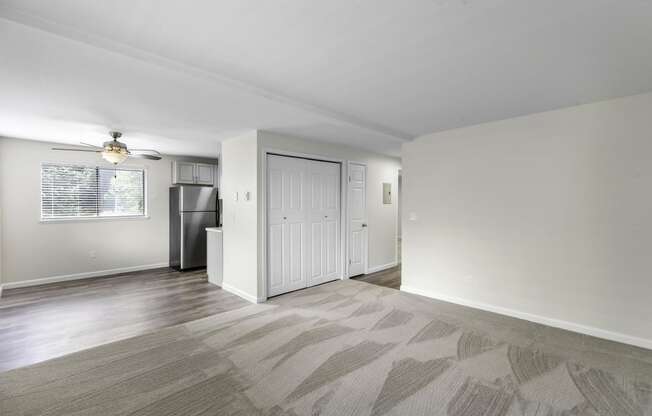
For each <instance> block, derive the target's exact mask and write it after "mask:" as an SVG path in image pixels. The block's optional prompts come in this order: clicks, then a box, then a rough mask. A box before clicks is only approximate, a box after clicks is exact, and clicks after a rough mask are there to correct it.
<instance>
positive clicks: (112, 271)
mask: <svg viewBox="0 0 652 416" xmlns="http://www.w3.org/2000/svg"><path fill="white" fill-rule="evenodd" d="M167 266H168V263H154V264H144V265H140V266H130V267H120V268H118V269H108V270H97V271H94V272H84V273H75V274H65V275H59V276H50V277H43V278H40V279H32V280H24V281H22V282H9V283H4V284H2V285H1V286H0V295H1V294H2V290H3V289H18V288H21V287H30V286H38V285H44V284H47V283H58V282H66V281H68V280H81V279H88V278H91V277H99V276H108V275H112V274H119V273H127V272H138V271H141V270H149V269H158V268H161V267H167Z"/></svg>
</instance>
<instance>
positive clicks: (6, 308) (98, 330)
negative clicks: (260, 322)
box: [0, 268, 249, 372]
mask: <svg viewBox="0 0 652 416" xmlns="http://www.w3.org/2000/svg"><path fill="white" fill-rule="evenodd" d="M247 305H249V303H248V302H246V301H245V300H243V299H241V298H239V297H238V296H235V295H232V294H230V293H228V292H225V291H223V290H221V289H220V288H219V287H217V286H214V285H212V284H210V283H208V281H207V277H206V271H205V270H198V271H192V272H183V273H180V272H177V271H173V270H170V269H167V268H164V269H154V270H147V271H143V272H134V273H126V274H122V275H115V276H110V277H98V278H92V279H84V280H78V281H71V282H64V283H57V284H49V285H43V286H36V287H30V288H23V289H10V290H5V291H4V293H3V294H2V298H0V372H2V371H6V370H9V369H12V368H17V367H22V366H25V365H29V364H34V363H37V362H41V361H45V360H48V359H50V358H54V357H59V356H62V355H66V354H70V353H72V352H75V351H80V350H83V349H86V348H90V347H94V346H97V345H102V344H106V343H108V342H112V341H117V340H120V339H125V338H130V337H133V336H136V335H141V334H144V333H148V332H151V331H153V330H157V329H161V328H165V327H169V326H173V325H177V324H181V323H184V322H189V321H193V320H196V319H200V318H204V317H207V316H210V315H215V314H219V313H222V312H225V311H229V310H233V309H238V308H241V307H243V306H247Z"/></svg>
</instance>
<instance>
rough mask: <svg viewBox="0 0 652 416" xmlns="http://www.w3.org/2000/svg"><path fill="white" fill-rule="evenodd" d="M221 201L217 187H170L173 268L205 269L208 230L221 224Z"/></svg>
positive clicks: (171, 256)
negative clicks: (207, 228)
mask: <svg viewBox="0 0 652 416" xmlns="http://www.w3.org/2000/svg"><path fill="white" fill-rule="evenodd" d="M219 202H220V201H218V192H217V188H213V187H206V186H191V185H189V186H173V187H171V188H170V267H172V268H174V269H177V270H187V269H192V268H196V267H205V266H206V227H216V226H218V225H219V224H220V203H219Z"/></svg>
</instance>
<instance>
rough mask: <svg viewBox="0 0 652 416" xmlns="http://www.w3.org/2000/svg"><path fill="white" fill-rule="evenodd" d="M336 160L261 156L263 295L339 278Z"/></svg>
mask: <svg viewBox="0 0 652 416" xmlns="http://www.w3.org/2000/svg"><path fill="white" fill-rule="evenodd" d="M340 209H341V208H340V165H339V164H337V163H330V162H321V161H315V160H308V159H300V158H293V157H287V156H277V155H268V157H267V218H268V221H267V276H268V277H267V280H268V285H267V287H268V290H267V292H268V296H274V295H278V294H281V293H285V292H290V291H292V290H297V289H302V288H305V287H308V286H313V285H316V284H320V283H324V282H327V281H330V280H335V279H337V278H339V277H340V275H341V272H340V269H341V264H340V263H341V261H340Z"/></svg>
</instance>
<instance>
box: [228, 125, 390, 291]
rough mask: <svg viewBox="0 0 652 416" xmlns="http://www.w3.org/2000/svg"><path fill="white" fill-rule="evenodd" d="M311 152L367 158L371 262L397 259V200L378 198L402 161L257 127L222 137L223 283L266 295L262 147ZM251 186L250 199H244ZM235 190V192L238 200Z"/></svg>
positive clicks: (382, 264) (372, 264) (376, 264)
mask: <svg viewBox="0 0 652 416" xmlns="http://www.w3.org/2000/svg"><path fill="white" fill-rule="evenodd" d="M269 149H274V150H277V151H288V152H293V153H302V154H311V155H317V156H323V157H328V158H337V159H342V160H344V161H345V163H346V161H348V160H352V161H358V162H364V163H366V164H367V168H368V171H367V174H368V178H367V182H368V183H367V206H368V217H369V218H368V224H369V267H370V268H374V269H378V268H382V267H388V266H391V265H394V264H395V263H396V256H397V253H396V238H397V236H396V230H397V221H398V215H397V213H398V211H397V204H396V203H393V204H391V205H383V204H382V183H383V182H390V183H392V187H393V189H396V187H397V181H398V169H399V168H400V161H399V160H398V159H396V158H392V157H387V156H382V155H377V154H374V153H371V152H367V151H364V150H358V149H355V148H352V147H348V146H341V145H332V144H327V143H322V142H315V141H310V140H305V139H300V138H294V137H288V136H283V135H278V134H274V133H270V132H266V131H255V132H251V133H248V134H246V135H243V136H240V137H236V138H233V139H229V140H226V141H224V142H222V182H221V183H222V184H223V185H222V195H223V196H222V197H223V199H224V288H225V289H227V290H230V291H232V292H234V293H237V294H239V295H240V296H243V297H245V298H246V299H248V300H251V301H261V300H264V299H265V296H266V294H265V285H264V274H265V273H264V267H265V265H264V259H263V255H262V253H263V251H264V249H263V239H262V235H263V228H262V227H263V222H262V221H261V218H262V216H263V215H264V207H263V205H262V203H263V202H262V199H261V198H260V195H261V194H262V192H264V189H262V187H263V176H262V175H263V174H264V171H263V168H262V167H263V163H262V161H263V158H264V154H265V153H264V152H265V150H269ZM247 191H248V192H250V195H251V199H250V201H245V200H244V199H243V194H244V192H247ZM235 192H238V193H239V196H238V201H236V200H235Z"/></svg>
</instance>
